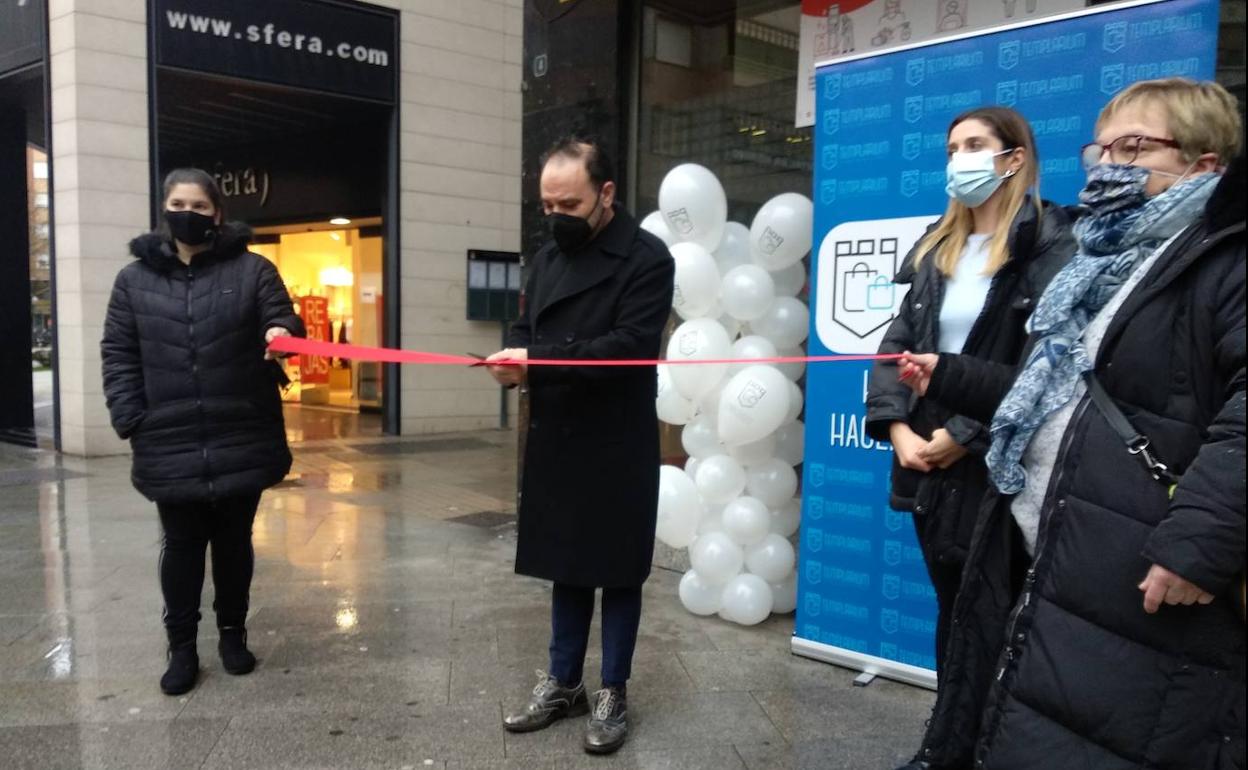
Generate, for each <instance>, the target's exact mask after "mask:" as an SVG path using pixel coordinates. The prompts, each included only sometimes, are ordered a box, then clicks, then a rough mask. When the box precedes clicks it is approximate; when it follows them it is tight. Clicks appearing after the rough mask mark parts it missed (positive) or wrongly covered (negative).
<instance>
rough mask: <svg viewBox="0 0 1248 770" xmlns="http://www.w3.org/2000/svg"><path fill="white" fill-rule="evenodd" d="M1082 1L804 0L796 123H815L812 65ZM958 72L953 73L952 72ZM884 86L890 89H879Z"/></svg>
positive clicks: (1050, 12)
mask: <svg viewBox="0 0 1248 770" xmlns="http://www.w3.org/2000/svg"><path fill="white" fill-rule="evenodd" d="M1085 5H1087V3H1085V2H1084V0H1001V2H993V3H988V2H984V3H978V4H975V5H972V3H971V2H970V0H802V22H801V24H802V26H801V40H800V43H799V49H800V50H799V54H798V73H797V114H796V116H795V120H796V124H797V126H798V127H799V128H800V127H802V126H812V125H814V124H815V114H814V109H815V66H816V65H817V64H826V63H828V62H830V61H832V60H835V59H837V58H840V57H843V56H852V55H854V54H863V53H870V52H878V53H885V52H887V51H888V50H890V49H893V48H897V47H898V46H903V45H911V44H914V43H919V42H922V41H924V40H930V39H934V38H938V37H946V36H948V35H954V34H958V33H962V32H969V31H971V30H976V29H987V28H990V27H999V26H1002V25H1004V24H1009V23H1011V22H1016V21H1027V20H1029V19H1037V18H1041V17H1044V16H1051V15H1053V14H1056V13H1062V12H1064V11H1071V10H1075V9H1078V8H1083V7H1084V6H1085ZM950 74H956V73H950ZM883 87H885V88H887V87H889V86H888V85H883Z"/></svg>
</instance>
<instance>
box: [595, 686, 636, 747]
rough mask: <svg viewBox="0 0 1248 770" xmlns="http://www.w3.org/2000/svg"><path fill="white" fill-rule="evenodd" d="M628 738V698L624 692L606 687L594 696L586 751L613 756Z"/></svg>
mask: <svg viewBox="0 0 1248 770" xmlns="http://www.w3.org/2000/svg"><path fill="white" fill-rule="evenodd" d="M627 737H628V698H627V696H625V694H624V691H623V690H620V689H618V688H615V687H604V688H603V689H601V690H599V691H598V692H597V693H595V695H594V710H593V713H592V714H590V717H589V725H588V727H586V729H585V750H586V751H588V752H589V753H590V754H611V753H613V752H615V751H616V750H618V749H619V748H620V747H621V746H623V745H624V739H625V738H627Z"/></svg>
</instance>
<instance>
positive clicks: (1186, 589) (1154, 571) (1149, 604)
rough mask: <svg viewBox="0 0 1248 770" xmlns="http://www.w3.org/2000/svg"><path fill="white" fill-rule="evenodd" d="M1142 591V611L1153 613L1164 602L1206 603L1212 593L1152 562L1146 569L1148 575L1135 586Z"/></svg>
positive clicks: (1209, 600) (1211, 598)
mask: <svg viewBox="0 0 1248 770" xmlns="http://www.w3.org/2000/svg"><path fill="white" fill-rule="evenodd" d="M1137 588H1139V589H1140V590H1141V591H1143V592H1144V611H1145V612H1147V613H1148V614H1150V615H1151V614H1153V613H1154V612H1156V611H1157V610H1158V609H1160V608H1161V603H1162V602H1165V603H1166V604H1208V603H1209V602H1212V601H1213V594H1211V593H1209V592H1208V591H1204V590H1202V589H1201V588H1200V586H1198V585H1196V584H1195V583H1189V582H1187V581H1186V580H1184V579H1183V578H1181V577H1179V576H1178V575H1176V574H1174V573H1173V572H1171V571H1170V570H1168V569H1166V568H1165V567H1163V566H1161V565H1160V564H1154V565H1153V566H1152V567H1149V569H1148V576H1147V577H1145V578H1144V580H1143V582H1141V583H1140V584H1139V586H1137Z"/></svg>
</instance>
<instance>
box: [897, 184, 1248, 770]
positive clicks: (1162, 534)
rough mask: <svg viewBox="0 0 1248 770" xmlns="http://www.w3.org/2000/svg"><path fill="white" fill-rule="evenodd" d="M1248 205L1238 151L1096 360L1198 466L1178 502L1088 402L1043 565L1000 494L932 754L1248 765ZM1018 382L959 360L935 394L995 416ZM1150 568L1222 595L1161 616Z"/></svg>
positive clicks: (940, 703) (1173, 463) (1107, 380)
mask: <svg viewBox="0 0 1248 770" xmlns="http://www.w3.org/2000/svg"><path fill="white" fill-rule="evenodd" d="M1244 204H1245V195H1244V167H1243V164H1242V161H1241V162H1236V163H1235V164H1234V165H1233V166H1232V168H1231V170H1230V171H1229V172H1228V173H1227V175H1226V177H1225V178H1224V179H1223V180H1222V182H1221V184H1220V185H1219V187H1218V189H1217V191H1216V192H1215V194H1214V197H1213V198H1212V199H1211V200H1210V202H1209V204H1208V205H1207V207H1206V211H1205V215H1204V217H1203V218H1202V219H1201V220H1200V221H1199V222H1198V223H1197V224H1195V225H1193V226H1192V227H1190V228H1189V229H1188V230H1187V231H1185V232H1184V233H1182V234H1180V235H1179V236H1178V238H1177V239H1176V240H1175V241H1174V242H1173V243H1172V244H1171V245H1170V246H1169V247H1168V248H1167V249H1166V251H1165V253H1164V254H1162V255H1161V256H1160V257H1159V258H1158V260H1157V261H1156V263H1155V264H1154V265H1153V267H1152V269H1151V270H1150V271H1149V273H1148V275H1147V276H1146V277H1145V278H1144V280H1143V282H1142V283H1141V284H1140V285H1139V286H1138V287H1136V289H1135V290H1134V291H1133V292H1132V294H1131V295H1130V296H1129V298H1128V299H1127V300H1126V303H1125V304H1124V305H1123V306H1122V308H1121V309H1120V310H1119V311H1118V312H1117V313H1116V314H1115V315H1114V318H1113V321H1112V323H1111V324H1110V327H1109V329H1108V330H1107V332H1106V335H1105V338H1104V340H1103V342H1102V345H1101V348H1100V352H1099V354H1098V357H1097V360H1096V364H1095V366H1096V375H1097V378H1098V379H1100V380H1101V382H1102V383H1103V385H1104V387H1105V389H1106V390H1107V391H1108V393H1109V394H1110V395H1111V396H1112V397H1113V399H1114V401H1115V402H1116V403H1117V405H1118V406H1119V408H1120V409H1121V410H1122V411H1123V412H1124V413H1125V414H1126V416H1127V417H1128V418H1129V419H1130V421H1131V422H1132V424H1133V425H1134V426H1135V428H1136V429H1137V430H1138V431H1139V432H1141V433H1143V434H1144V435H1146V436H1148V437H1149V439H1150V440H1151V442H1152V447H1153V449H1154V450H1156V452H1157V453H1158V454H1159V455H1160V458H1161V459H1162V461H1164V462H1165V463H1167V464H1168V465H1169V467H1170V468H1171V469H1172V470H1174V471H1176V472H1177V473H1179V474H1181V476H1182V480H1181V481H1180V482H1179V484H1178V485H1177V487H1176V488H1175V490H1174V493H1173V498H1171V497H1170V495H1169V493H1168V490H1167V489H1166V487H1165V486H1164V485H1163V484H1161V483H1159V482H1158V481H1156V480H1154V479H1153V478H1152V477H1151V475H1150V474H1149V473H1148V472H1147V471H1146V470H1145V467H1144V465H1143V464H1142V462H1141V461H1140V459H1139V457H1137V456H1133V455H1130V454H1128V453H1127V452H1126V450H1125V447H1124V446H1123V443H1122V441H1121V439H1119V437H1118V435H1117V434H1116V433H1115V432H1114V431H1113V430H1112V429H1111V428H1110V426H1109V424H1108V423H1107V422H1106V420H1105V418H1104V417H1103V416H1102V414H1101V413H1100V411H1099V410H1098V408H1097V407H1096V406H1095V405H1094V404H1092V403H1091V401H1090V400H1089V399H1088V398H1086V397H1085V398H1084V399H1083V401H1082V402H1081V403H1080V404H1079V405H1078V408H1077V409H1076V411H1075V413H1074V416H1073V418H1072V420H1071V422H1070V425H1069V426H1068V428H1067V430H1066V433H1065V435H1064V437H1063V439H1062V445H1061V449H1060V453H1059V455H1058V458H1057V461H1056V466H1055V471H1054V474H1053V479H1052V481H1051V483H1050V486H1049V490H1048V493H1047V496H1046V498H1045V501H1044V504H1043V507H1042V511H1041V517H1042V518H1041V524H1040V532H1039V536H1038V541H1037V544H1036V554H1035V559H1034V562H1031V563H1030V564H1029V563H1028V560H1027V559H1026V557H1025V555H1023V554H1020V552H1019V550H1018V549H1016V548H1015V549H1011V548H1009V547H1006V545H1007V544H1008V543H1009V542H1010V540H1011V538H1012V535H1011V533H1010V531H1011V530H1012V529H1014V524H1013V518H1012V516H1011V514H1010V502H1011V499H1010V498H1005V497H1001V496H998V495H990V496H989V497H988V498H987V499H986V500H985V506H984V508H983V510H982V511H981V515H980V519H979V522H978V524H977V526H976V531H975V537H974V540H973V543H972V548H971V553H970V556H969V558H968V561H967V564H966V567H965V572H964V576H963V581H962V588H961V591H960V594H959V596H958V601H957V605H956V607H955V610H954V622H955V623H956V624H957V625H956V627H955V631H954V633H953V637H952V638H951V640H950V645H949V652H948V655H947V657H946V659H945V665H946V671H947V678H946V686H945V687H944V688H943V689H942V691H941V692H940V693H939V695H938V697H937V702H936V708H935V711H934V713H933V718H932V721H931V724H930V727H929V729H928V733H927V735H926V737H925V739H924V748H923V751H922V754H921V756H922V758H924V759H927V760H929V761H931V762H933V763H934V764H935V765H937V766H949V767H965V766H967V765H968V764H969V762H970V760H971V758H972V755H973V757H974V760H975V767H977V768H978V767H983V768H1009V770H1028V769H1029V768H1053V767H1061V768H1064V770H1094V769H1095V770H1118V769H1119V768H1122V769H1123V770H1125V769H1126V768H1150V769H1152V768H1158V769H1162V768H1164V769H1167V770H1180V769H1182V770H1197V769H1204V768H1218V769H1219V770H1221V769H1222V768H1242V767H1243V766H1244V753H1245V752H1244V719H1245V695H1244V654H1245V633H1244V623H1243V621H1242V620H1241V619H1240V617H1239V615H1238V613H1237V611H1236V609H1235V605H1236V598H1235V597H1236V596H1237V594H1238V592H1239V590H1240V579H1241V576H1242V571H1243V569H1244V558H1245V548H1244V533H1245V528H1244V509H1245V499H1244V496H1245V486H1244V472H1245V465H1244V445H1245V434H1244V358H1245V341H1244V333H1245V328H1244V326H1245V324H1244V317H1245V314H1244V299H1245V297H1244V281H1245V278H1244V260H1245V248H1244V246H1245V236H1244ZM1012 379H1013V372H1012V370H1010V369H1009V368H1008V367H1001V366H996V367H994V366H992V365H990V364H986V363H985V362H982V361H976V360H973V359H969V358H967V357H965V356H945V355H942V356H941V358H940V363H939V364H938V366H937V370H936V373H935V375H934V377H933V380H932V383H931V387H930V388H929V390H928V398H931V399H935V400H938V401H940V402H941V403H942V404H944V405H946V406H947V407H949V408H951V409H955V410H959V411H962V412H964V413H965V414H968V415H970V416H973V417H977V418H979V419H982V420H988V419H989V418H990V417H991V415H992V412H993V410H994V409H995V407H996V405H997V404H999V403H1000V401H1001V399H1002V398H1003V397H1004V395H1005V393H1006V392H1007V390H1008V389H1009V387H1010V384H1011V381H1012ZM1152 564H1159V565H1161V566H1163V567H1166V568H1167V569H1169V570H1171V571H1173V572H1175V573H1177V574H1178V575H1180V576H1181V577H1183V578H1186V579H1187V580H1189V581H1191V582H1193V583H1195V584H1196V585H1197V586H1200V587H1201V588H1202V589H1204V590H1206V591H1208V592H1210V593H1212V594H1214V595H1215V596H1216V597H1217V599H1215V601H1214V602H1213V603H1212V604H1209V605H1207V606H1200V605H1193V606H1168V605H1163V606H1162V607H1161V609H1160V610H1159V611H1158V612H1157V613H1156V614H1153V615H1149V614H1146V613H1145V612H1144V610H1143V595H1142V594H1141V592H1140V591H1139V590H1138V588H1137V584H1138V583H1139V582H1140V581H1141V580H1142V579H1143V578H1144V576H1145V574H1146V573H1147V572H1148V569H1149V567H1150V565H1152ZM1019 578H1021V580H1020V579H1019ZM1020 583H1021V585H1020ZM976 726H978V727H979V730H978V732H977V731H976V729H975V728H976Z"/></svg>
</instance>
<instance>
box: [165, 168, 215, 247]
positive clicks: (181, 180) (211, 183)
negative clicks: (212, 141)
mask: <svg viewBox="0 0 1248 770" xmlns="http://www.w3.org/2000/svg"><path fill="white" fill-rule="evenodd" d="M180 184H193V185H195V186H196V187H198V188H199V189H201V190H203V191H204V195H207V196H208V200H209V201H211V202H212V207H213V208H214V209H216V210H217V221H218V224H223V223H224V222H225V196H224V195H222V194H221V186H220V185H218V184H217V180H215V179H213V178H212V174H209V173H208V172H207V171H204V170H203V169H199V168H175V169H174V170H173V171H170V172H169V173H168V174H166V175H165V183H164V184H163V185H162V186H161V195H160V210H161V211H164V210H165V202H166V201H168V200H169V193H171V192H173V188H174V187H176V186H178V185H180ZM156 232H158V233H160V234H161V236H163V237H164V238H165V240H173V234H172V233H170V232H169V225H168V223H166V222H165V219H164V217H163V216H162V217H161V218H160V224H159V225H158V226H157V228H156Z"/></svg>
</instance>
